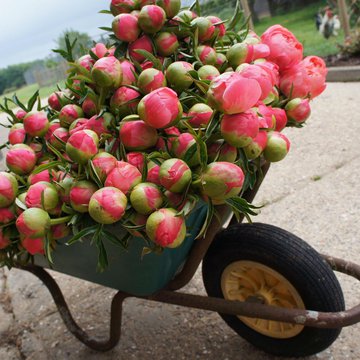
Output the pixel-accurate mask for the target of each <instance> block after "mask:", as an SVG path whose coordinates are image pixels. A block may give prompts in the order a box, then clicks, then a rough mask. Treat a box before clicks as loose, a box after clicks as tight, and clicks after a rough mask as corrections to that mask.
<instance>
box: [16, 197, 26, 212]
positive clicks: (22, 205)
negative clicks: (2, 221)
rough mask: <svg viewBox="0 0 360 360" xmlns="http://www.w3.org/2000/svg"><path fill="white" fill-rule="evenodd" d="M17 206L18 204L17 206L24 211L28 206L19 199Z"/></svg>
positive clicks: (17, 199)
mask: <svg viewBox="0 0 360 360" xmlns="http://www.w3.org/2000/svg"><path fill="white" fill-rule="evenodd" d="M15 204H16V206H18V207H19V208H20V209H22V210H26V209H27V206H26V205H25V204H24V203H23V202H22V201H21V200H20V199H19V198H16V199H15Z"/></svg>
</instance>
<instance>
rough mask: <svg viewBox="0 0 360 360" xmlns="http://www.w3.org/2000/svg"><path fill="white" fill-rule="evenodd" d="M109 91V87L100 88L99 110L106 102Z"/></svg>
mask: <svg viewBox="0 0 360 360" xmlns="http://www.w3.org/2000/svg"><path fill="white" fill-rule="evenodd" d="M108 92H109V89H107V88H101V89H100V96H99V102H98V109H99V110H101V108H102V106H103V105H104V102H105V99H106V96H107V94H108Z"/></svg>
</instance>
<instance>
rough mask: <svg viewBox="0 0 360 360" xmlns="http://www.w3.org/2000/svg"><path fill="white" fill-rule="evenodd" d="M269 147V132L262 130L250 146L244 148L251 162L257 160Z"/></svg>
mask: <svg viewBox="0 0 360 360" xmlns="http://www.w3.org/2000/svg"><path fill="white" fill-rule="evenodd" d="M266 145H267V132H266V131H265V130H260V131H259V133H258V134H257V135H256V136H255V137H254V138H253V139H252V140H251V142H250V144H248V145H246V146H245V147H244V151H245V155H246V157H247V158H248V159H249V160H252V159H256V158H257V157H259V156H260V155H261V153H262V152H263V151H264V149H265V147H266Z"/></svg>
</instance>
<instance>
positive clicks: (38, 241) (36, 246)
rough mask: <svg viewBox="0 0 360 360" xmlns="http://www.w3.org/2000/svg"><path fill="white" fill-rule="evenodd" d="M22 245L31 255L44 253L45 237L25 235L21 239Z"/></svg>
mask: <svg viewBox="0 0 360 360" xmlns="http://www.w3.org/2000/svg"><path fill="white" fill-rule="evenodd" d="M21 245H22V246H23V248H24V249H25V250H26V251H27V252H28V253H29V254H31V255H36V254H39V255H44V254H45V250H44V245H45V239H44V237H24V238H22V239H21Z"/></svg>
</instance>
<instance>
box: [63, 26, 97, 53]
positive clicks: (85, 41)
mask: <svg viewBox="0 0 360 360" xmlns="http://www.w3.org/2000/svg"><path fill="white" fill-rule="evenodd" d="M66 36H68V38H69V41H70V42H71V43H73V42H74V41H75V40H76V43H75V44H74V49H73V56H74V57H75V58H79V57H80V56H82V55H85V54H86V53H87V52H88V49H89V48H90V47H91V46H92V43H93V41H92V39H91V37H90V36H89V34H87V33H85V32H79V31H76V30H73V29H67V30H65V31H64V32H63V33H62V34H61V35H60V36H59V37H58V38H57V40H56V45H57V48H58V49H65V48H66Z"/></svg>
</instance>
